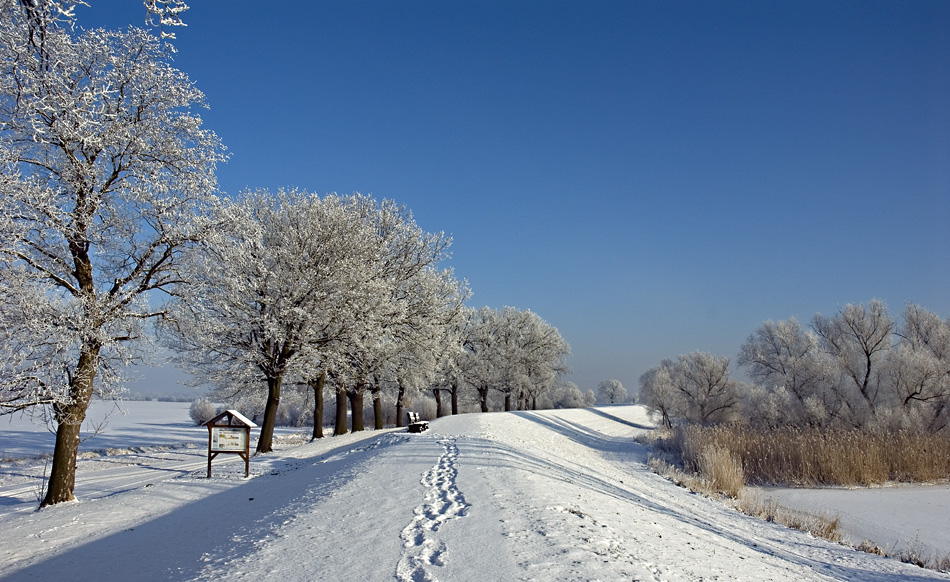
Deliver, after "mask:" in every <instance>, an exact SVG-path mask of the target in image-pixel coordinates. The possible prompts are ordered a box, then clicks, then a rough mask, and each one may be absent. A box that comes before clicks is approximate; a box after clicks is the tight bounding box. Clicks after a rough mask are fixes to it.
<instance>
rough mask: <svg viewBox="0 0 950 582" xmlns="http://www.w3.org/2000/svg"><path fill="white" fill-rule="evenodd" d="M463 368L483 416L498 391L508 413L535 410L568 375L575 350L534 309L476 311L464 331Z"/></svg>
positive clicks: (460, 367) (484, 309)
mask: <svg viewBox="0 0 950 582" xmlns="http://www.w3.org/2000/svg"><path fill="white" fill-rule="evenodd" d="M462 337H463V346H464V348H465V352H464V353H463V354H462V356H461V357H460V359H459V362H460V364H459V369H460V373H461V375H462V377H463V378H464V379H465V382H466V383H467V384H468V385H470V386H472V387H473V388H474V389H475V391H476V393H477V398H478V402H479V404H480V406H481V409H482V412H488V410H489V395H490V392H491V391H493V390H494V391H497V392H499V393H500V394H501V396H502V397H503V400H504V409H505V410H506V411H508V410H512V409H513V408H514V407H515V406H517V407H518V408H528V407H534V406H535V405H536V401H537V398H538V397H539V396H540V395H541V394H542V393H543V392H544V391H545V390H547V389H549V388H551V387H553V386H554V384H555V382H556V380H557V379H558V378H559V377H560V376H561V375H563V374H564V373H565V372H566V371H567V364H566V362H565V360H566V358H567V356H568V355H569V354H570V346H569V345H568V343H567V342H566V341H565V340H564V338H563V336H561V334H560V332H559V331H558V330H557V328H555V327H554V326H552V325H550V324H549V323H547V322H546V321H544V320H543V319H541V318H540V317H539V316H538V315H537V314H535V313H533V312H531V311H530V310H524V311H522V310H519V309H516V308H514V307H505V308H503V309H501V310H495V309H491V308H489V307H483V308H481V309H479V310H472V311H470V312H469V313H468V318H467V321H466V323H465V325H464V326H463V331H462Z"/></svg>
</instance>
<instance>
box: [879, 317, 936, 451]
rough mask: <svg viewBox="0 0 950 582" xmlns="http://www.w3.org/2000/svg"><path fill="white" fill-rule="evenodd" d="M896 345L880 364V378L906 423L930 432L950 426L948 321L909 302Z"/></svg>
mask: <svg viewBox="0 0 950 582" xmlns="http://www.w3.org/2000/svg"><path fill="white" fill-rule="evenodd" d="M897 335H898V337H899V340H898V343H897V347H896V348H895V349H894V350H892V351H891V352H889V353H888V354H887V356H886V358H885V360H884V363H883V372H882V378H883V381H884V383H885V384H886V386H887V387H888V388H889V389H890V390H892V391H893V398H894V405H895V406H896V407H898V408H899V409H900V411H901V413H902V416H904V418H905V420H906V421H907V424H910V425H911V426H916V427H918V428H922V429H924V430H927V431H929V432H935V431H938V430H944V429H946V427H947V426H948V425H950V321H948V320H941V319H940V317H939V316H937V315H936V314H935V313H932V312H930V311H927V310H926V309H923V308H922V307H920V306H918V305H913V304H911V305H908V306H907V308H906V309H905V310H904V317H903V323H902V325H901V327H900V328H899V329H898V330H897Z"/></svg>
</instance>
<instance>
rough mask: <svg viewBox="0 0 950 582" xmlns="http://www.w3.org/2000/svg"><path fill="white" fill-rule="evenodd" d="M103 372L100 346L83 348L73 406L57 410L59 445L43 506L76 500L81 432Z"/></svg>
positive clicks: (71, 388)
mask: <svg viewBox="0 0 950 582" xmlns="http://www.w3.org/2000/svg"><path fill="white" fill-rule="evenodd" d="M98 369H99V346H83V348H82V351H81V352H80V354H79V363H78V364H77V365H76V371H75V374H74V375H73V377H72V378H70V381H69V394H70V396H71V397H72V399H73V402H72V404H68V405H65V406H62V407H56V410H55V414H56V423H57V426H56V444H55V446H54V448H53V466H52V468H51V470H50V476H49V486H48V487H47V489H46V496H45V497H44V498H43V502H42V503H40V506H41V507H46V506H47V505H54V504H56V503H62V502H64V501H72V500H74V499H76V496H75V494H74V491H75V489H76V454H77V453H78V452H79V430H80V428H81V427H82V421H83V420H85V419H86V409H87V408H89V399H90V398H91V397H92V387H93V381H94V380H95V378H96V372H97V371H98Z"/></svg>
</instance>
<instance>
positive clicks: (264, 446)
mask: <svg viewBox="0 0 950 582" xmlns="http://www.w3.org/2000/svg"><path fill="white" fill-rule="evenodd" d="M282 380H283V376H282V375H279V376H277V377H276V378H268V379H267V405H266V406H264V422H263V423H261V434H260V436H259V437H258V438H257V452H258V453H269V452H271V451H273V450H274V448H273V442H274V425H276V424H277V407H278V406H280V384H281V381H282Z"/></svg>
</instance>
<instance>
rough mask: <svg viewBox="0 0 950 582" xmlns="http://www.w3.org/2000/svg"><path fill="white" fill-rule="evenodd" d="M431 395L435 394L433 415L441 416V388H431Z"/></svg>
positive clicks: (442, 412)
mask: <svg viewBox="0 0 950 582" xmlns="http://www.w3.org/2000/svg"><path fill="white" fill-rule="evenodd" d="M432 395H433V396H435V417H436V418H442V415H443V414H444V411H443V410H442V389H441V388H433V389H432Z"/></svg>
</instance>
